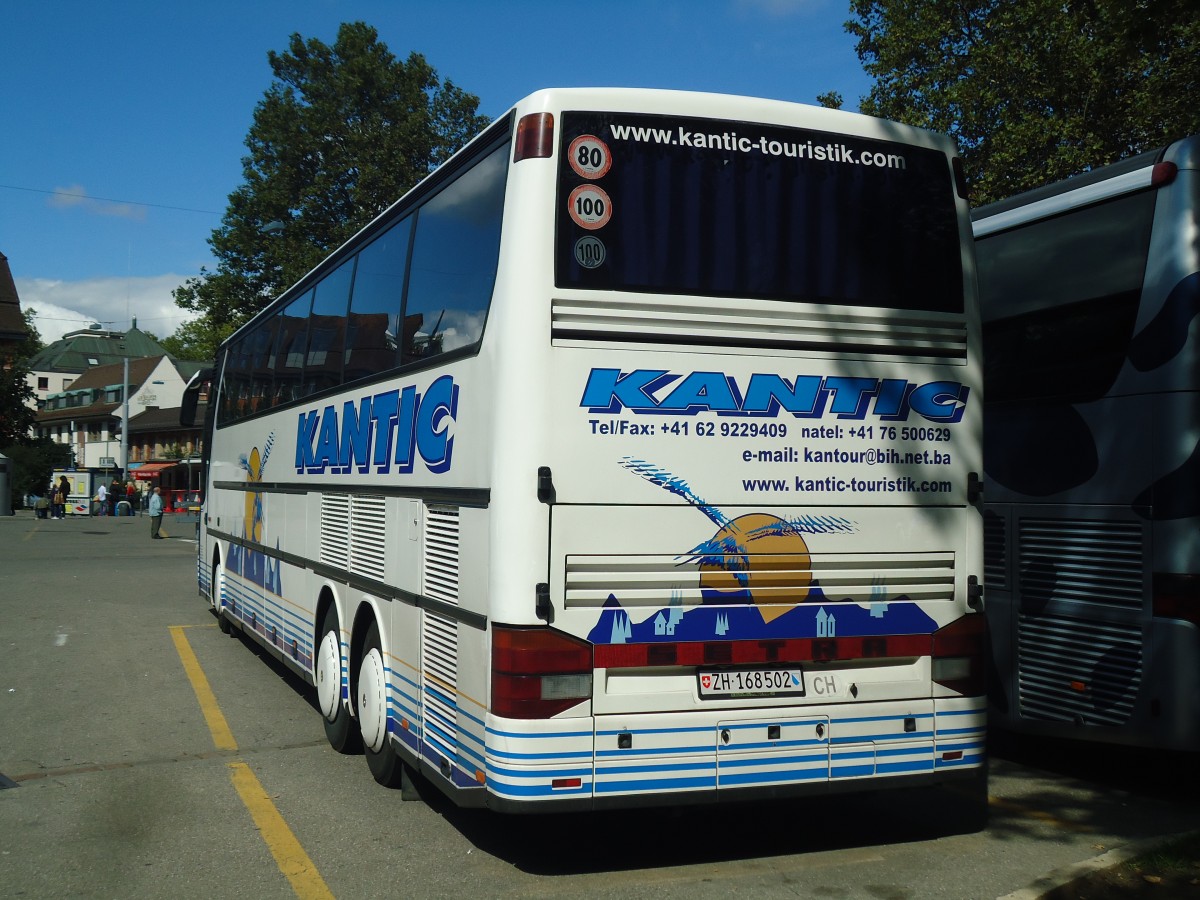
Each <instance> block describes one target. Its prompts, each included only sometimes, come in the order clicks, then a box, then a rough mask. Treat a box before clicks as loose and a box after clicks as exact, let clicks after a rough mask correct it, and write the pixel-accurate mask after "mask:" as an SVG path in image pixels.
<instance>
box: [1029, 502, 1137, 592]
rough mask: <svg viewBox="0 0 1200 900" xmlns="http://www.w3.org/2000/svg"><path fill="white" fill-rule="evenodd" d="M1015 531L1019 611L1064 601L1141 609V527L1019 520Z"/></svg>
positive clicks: (1090, 522) (1106, 523)
mask: <svg viewBox="0 0 1200 900" xmlns="http://www.w3.org/2000/svg"><path fill="white" fill-rule="evenodd" d="M1019 531H1020V536H1019V540H1020V561H1019V565H1020V576H1019V577H1020V582H1021V595H1022V606H1023V607H1025V608H1028V606H1029V605H1030V604H1033V605H1034V606H1035V607H1041V606H1044V605H1045V604H1046V603H1048V602H1050V601H1052V600H1054V601H1063V600H1066V601H1078V602H1080V603H1088V604H1093V605H1096V604H1098V605H1101V606H1107V607H1115V608H1119V609H1131V610H1133V609H1137V610H1140V609H1141V608H1142V604H1143V598H1144V597H1145V595H1146V591H1145V585H1144V580H1145V576H1144V575H1143V572H1142V544H1143V535H1142V526H1141V523H1139V522H1129V521H1121V522H1113V521H1089V520H1083V519H1021V520H1020V525H1019Z"/></svg>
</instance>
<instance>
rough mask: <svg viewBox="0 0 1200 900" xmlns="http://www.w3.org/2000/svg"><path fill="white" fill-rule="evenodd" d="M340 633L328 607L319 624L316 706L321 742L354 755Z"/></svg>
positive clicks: (355, 735) (334, 611) (334, 613)
mask: <svg viewBox="0 0 1200 900" xmlns="http://www.w3.org/2000/svg"><path fill="white" fill-rule="evenodd" d="M345 672H346V666H345V661H344V660H343V659H342V631H341V628H339V627H338V617H337V607H335V606H334V605H333V604H332V603H331V604H329V609H327V610H326V611H325V618H324V619H323V620H322V621H321V640H320V641H319V642H318V644H317V658H316V672H315V678H314V680H315V681H316V685H317V703H318V705H319V706H320V707H321V715H322V717H323V718H324V720H325V738H326V740H328V741H329V746H330V747H332V748H333V749H334V750H336V751H337V752H338V753H357V752H358V749H359V746H360V743H359V735H358V729H357V728H355V727H354V722H353V721H352V720H351V718H350V710H349V709H347V708H346V704H345V703H343V702H342V683H343V681H344V679H343V677H342V676H343V673H345Z"/></svg>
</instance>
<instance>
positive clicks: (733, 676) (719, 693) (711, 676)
mask: <svg viewBox="0 0 1200 900" xmlns="http://www.w3.org/2000/svg"><path fill="white" fill-rule="evenodd" d="M696 677H697V679H698V680H699V682H700V696H701V698H709V697H772V696H776V695H779V694H792V695H794V696H797V697H803V696H804V670H803V669H801V668H800V667H799V666H793V667H791V668H786V669H735V670H725V671H719V672H699V673H697V675H696Z"/></svg>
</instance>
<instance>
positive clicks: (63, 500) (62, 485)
mask: <svg viewBox="0 0 1200 900" xmlns="http://www.w3.org/2000/svg"><path fill="white" fill-rule="evenodd" d="M54 496H55V498H56V502H57V504H58V511H57V515H56V516H55V518H58V519H65V518H66V517H67V502H68V501H69V500H70V497H71V482H69V481H67V476H66V475H60V476H59V478H58V490H57V491H55V493H54Z"/></svg>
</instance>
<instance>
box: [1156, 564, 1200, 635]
mask: <svg viewBox="0 0 1200 900" xmlns="http://www.w3.org/2000/svg"><path fill="white" fill-rule="evenodd" d="M1154 615H1155V616H1157V617H1159V618H1162V619H1182V620H1183V621H1185V622H1191V623H1192V624H1193V625H1200V575H1180V574H1176V573H1174V572H1155V573H1154Z"/></svg>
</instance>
